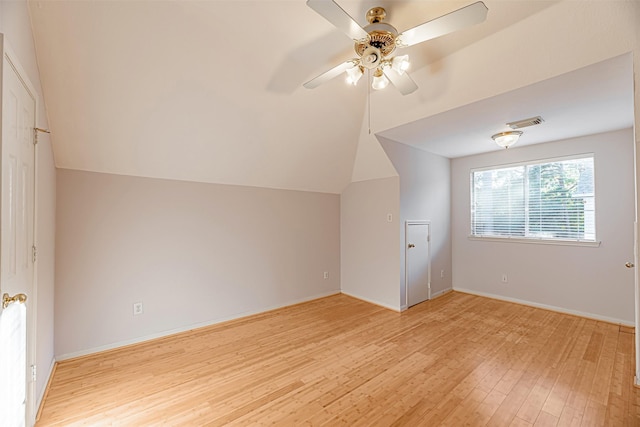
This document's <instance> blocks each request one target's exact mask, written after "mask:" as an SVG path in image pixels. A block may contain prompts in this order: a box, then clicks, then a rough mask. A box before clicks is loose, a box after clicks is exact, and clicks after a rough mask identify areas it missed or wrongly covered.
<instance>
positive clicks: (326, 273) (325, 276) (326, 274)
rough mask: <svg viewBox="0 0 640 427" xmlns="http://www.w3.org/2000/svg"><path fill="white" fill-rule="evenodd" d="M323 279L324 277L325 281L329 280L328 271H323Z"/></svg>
mask: <svg viewBox="0 0 640 427" xmlns="http://www.w3.org/2000/svg"><path fill="white" fill-rule="evenodd" d="M323 277H324V278H325V279H328V278H329V272H328V271H325V272H324V276H323Z"/></svg>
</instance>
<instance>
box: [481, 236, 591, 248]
mask: <svg viewBox="0 0 640 427" xmlns="http://www.w3.org/2000/svg"><path fill="white" fill-rule="evenodd" d="M469 240H479V241H484V242H500V243H529V244H534V245H557V246H583V247H588V248H597V247H599V246H600V243H602V242H600V241H591V240H589V241H586V240H583V241H580V240H555V239H536V238H526V239H525V238H519V237H489V236H469Z"/></svg>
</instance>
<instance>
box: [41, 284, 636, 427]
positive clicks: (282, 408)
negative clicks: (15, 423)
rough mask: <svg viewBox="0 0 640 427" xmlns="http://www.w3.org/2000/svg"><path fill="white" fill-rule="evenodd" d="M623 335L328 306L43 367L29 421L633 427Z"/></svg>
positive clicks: (354, 303) (492, 318)
mask: <svg viewBox="0 0 640 427" xmlns="http://www.w3.org/2000/svg"><path fill="white" fill-rule="evenodd" d="M633 364H634V335H633V330H632V329H630V328H625V327H619V326H618V325H613V324H609V323H604V322H598V321H594V320H589V319H585V318H581V317H575V316H570V315H565V314H560V313H555V312H551V311H546V310H542V309H537V308H532V307H526V306H521V305H517V304H512V303H507V302H502V301H496V300H492V299H487V298H482V297H477V296H473V295H467V294H462V293H457V292H452V293H449V294H447V295H444V296H442V297H440V298H438V299H435V300H433V301H429V302H426V303H422V304H420V305H418V306H416V307H414V308H412V309H410V310H408V311H406V312H404V313H395V312H393V311H390V310H387V309H384V308H380V307H377V306H375V305H371V304H368V303H366V302H362V301H359V300H356V299H353V298H350V297H348V296H345V295H335V296H331V297H327V298H323V299H319V300H316V301H312V302H308V303H304V304H299V305H296V306H292V307H287V308H284V309H279V310H275V311H271V312H268V313H264V314H260V315H256V316H251V317H248V318H244V319H240V320H235V321H231V322H227V323H224V324H219V325H215V326H210V327H207V328H202V329H197V330H194V331H190V332H187V333H183V334H179V335H174V336H171V337H166V338H162V339H158V340H154V341H150V342H146V343H143V344H138V345H135V346H130V347H127V348H123V349H118V350H113V351H109V352H104V353H100V354H96V355H92V356H87V357H83V358H79V359H74V360H69V361H64V362H62V363H60V364H59V365H58V366H57V369H56V371H55V374H54V377H53V379H52V382H51V386H50V389H49V393H48V395H47V397H46V400H45V403H44V407H43V409H42V413H41V418H40V420H39V422H38V424H37V425H38V426H41V427H44V426H81V425H82V426H86V425H90V426H106V425H115V426H157V425H167V426H221V425H267V424H274V425H281V426H298V425H310V426H322V425H327V426H335V425H349V426H374V425H375V426H404V425H408V426H419V425H424V426H439V425H442V426H465V425H469V426H640V389H638V388H636V387H634V386H633V384H632V381H633V375H634V374H633Z"/></svg>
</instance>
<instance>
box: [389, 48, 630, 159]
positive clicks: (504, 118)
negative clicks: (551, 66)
mask: <svg viewBox="0 0 640 427" xmlns="http://www.w3.org/2000/svg"><path fill="white" fill-rule="evenodd" d="M535 116H541V117H542V118H543V119H544V123H542V124H540V125H537V126H533V127H527V128H524V129H521V130H522V131H523V135H522V137H521V138H520V140H519V141H518V143H517V145H515V146H513V147H512V149H515V148H517V147H521V146H525V145H530V144H538V143H542V142H549V141H557V140H561V139H567V138H572V137H577V136H583V135H591V134H596V133H602V132H607V131H611V130H617V129H623V128H630V127H632V126H633V58H632V56H631V54H627V55H621V56H619V57H616V58H612V59H609V60H606V61H603V62H600V63H597V64H593V65H590V66H587V67H584V68H581V69H579V70H576V71H573V72H570V73H566V74H563V75H560V76H557V77H554V78H551V79H548V80H545V81H542V82H539V83H536V84H533V85H529V86H526V87H523V88H521V89H518V90H513V91H510V92H507V93H503V94H500V95H496V96H494V97H491V98H489V99H484V100H482V101H478V102H474V103H472V104H468V105H465V106H463V107H460V108H456V109H453V110H449V111H446V112H443V113H440V114H437V115H434V116H431V117H426V118H424V119H421V120H416V121H414V122H411V123H408V124H406V125H402V126H398V127H396V128H393V129H389V130H386V131H383V132H380V133H379V134H380V135H381V136H384V137H385V138H388V139H391V140H394V141H396V142H401V143H404V144H407V145H412V146H414V147H417V148H420V149H423V150H426V151H429V152H432V153H435V154H438V155H441V156H445V157H450V158H455V157H462V156H469V155H473V154H479V153H485V152H488V151H496V150H502V148H500V147H498V146H497V145H496V144H495V143H494V142H493V140H492V139H491V135H494V134H496V133H498V132H503V131H507V130H511V128H509V127H508V126H506V123H509V122H514V121H517V120H521V119H528V118H531V117H535Z"/></svg>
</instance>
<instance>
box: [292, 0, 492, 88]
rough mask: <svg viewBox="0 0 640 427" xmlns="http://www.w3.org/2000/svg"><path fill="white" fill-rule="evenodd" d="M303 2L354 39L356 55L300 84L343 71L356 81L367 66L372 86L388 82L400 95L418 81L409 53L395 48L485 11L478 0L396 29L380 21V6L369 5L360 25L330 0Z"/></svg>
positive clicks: (466, 23) (475, 19) (312, 84)
mask: <svg viewBox="0 0 640 427" xmlns="http://www.w3.org/2000/svg"><path fill="white" fill-rule="evenodd" d="M307 6H309V7H310V8H311V9H313V10H314V11H316V12H317V13H318V14H320V15H321V16H322V17H323V18H325V19H326V20H327V21H329V22H330V23H331V24H333V25H334V26H335V27H337V28H338V29H339V30H341V31H343V32H344V33H345V34H346V35H347V36H349V38H350V39H352V40H353V41H354V49H355V53H356V55H357V57H355V58H352V59H349V60H347V61H345V62H343V63H342V64H340V65H338V66H336V67H334V68H332V69H330V70H329V71H326V72H325V73H323V74H321V75H319V76H318V77H316V78H314V79H312V80H310V81H308V82H306V83H305V84H304V87H306V88H307V89H314V88H316V87H318V86H320V85H321V84H323V83H326V82H327V81H329V80H331V79H333V78H334V77H337V76H339V75H341V74H342V73H345V72H346V74H347V82H348V83H349V84H351V85H356V84H357V83H358V80H360V77H362V74H363V73H364V71H365V70H368V71H369V73H370V74H371V75H373V79H372V85H371V86H372V88H373V89H376V90H380V89H384V88H385V87H387V86H388V84H389V82H391V84H393V86H395V87H396V89H398V90H399V91H400V93H401V94H403V95H408V94H410V93H412V92H414V91H415V90H416V89H418V85H416V83H415V82H414V81H413V79H412V78H411V77H409V74H407V70H408V68H409V57H408V56H407V55H397V56H396V55H394V52H395V50H396V48H406V47H409V46H413V45H416V44H418V43H422V42H425V41H427V40H431V39H434V38H436V37H440V36H443V35H445V34H449V33H452V32H454V31H457V30H461V29H463V28H466V27H470V26H472V25H474V24H478V23H480V22H482V21H484V20H485V19H486V17H487V11H488V9H487V6H485V4H484V3H483V2H481V1H478V2H475V3H473V4H471V5H469V6H465V7H463V8H461V9H458V10H454V11H453V12H450V13H448V14H446V15H443V16H441V17H439V18H435V19H431V20H429V21H427V22H425V23H423V24H420V25H418V26H416V27H413V28H410V29H408V30H406V31H403V32H401V33H399V32H398V30H396V28H395V27H394V26H392V25H391V24H388V23H386V22H383V21H384V19H385V18H386V16H387V12H386V11H385V9H384V8H382V7H374V8H371V9H370V10H369V11H368V12H367V14H366V19H367V22H369V25H367V26H365V27H361V26H360V24H358V23H357V22H356V21H355V20H354V19H353V18H352V17H351V16H349V15H348V14H347V12H345V11H344V9H342V7H340V5H338V4H337V3H336V2H335V1H334V0H307Z"/></svg>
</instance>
